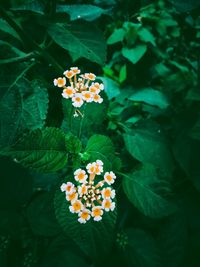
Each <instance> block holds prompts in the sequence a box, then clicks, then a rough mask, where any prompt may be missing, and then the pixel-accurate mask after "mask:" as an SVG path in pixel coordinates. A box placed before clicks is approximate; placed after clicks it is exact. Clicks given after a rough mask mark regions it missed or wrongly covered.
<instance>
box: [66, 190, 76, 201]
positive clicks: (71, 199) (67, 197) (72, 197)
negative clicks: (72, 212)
mask: <svg viewBox="0 0 200 267" xmlns="http://www.w3.org/2000/svg"><path fill="white" fill-rule="evenodd" d="M66 199H67V200H68V201H70V202H72V201H74V200H77V199H78V194H77V192H76V191H73V192H72V193H70V194H66Z"/></svg>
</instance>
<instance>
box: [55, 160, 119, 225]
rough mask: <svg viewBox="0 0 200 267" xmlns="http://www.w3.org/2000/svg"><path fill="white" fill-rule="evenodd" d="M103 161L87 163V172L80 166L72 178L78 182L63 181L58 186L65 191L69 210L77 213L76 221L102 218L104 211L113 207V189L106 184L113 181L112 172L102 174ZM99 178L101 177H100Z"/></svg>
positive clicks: (81, 221)
mask: <svg viewBox="0 0 200 267" xmlns="http://www.w3.org/2000/svg"><path fill="white" fill-rule="evenodd" d="M103 165H104V164H103V162H102V161H101V160H99V159H97V160H96V161H94V162H91V163H88V164H87V166H86V169H87V172H86V171H85V170H83V169H81V168H79V169H77V170H75V172H74V179H75V181H76V182H78V184H76V185H74V184H73V183H71V182H67V183H63V184H62V185H61V187H60V189H61V191H62V192H65V195H66V200H67V201H69V202H70V206H69V210H70V212H72V213H77V214H78V222H80V223H83V224H84V223H86V222H87V221H89V220H90V218H93V220H94V221H97V222H98V221H100V220H102V216H103V213H104V211H106V212H108V211H113V210H114V209H115V202H114V201H113V199H114V198H115V190H114V189H113V188H112V187H108V186H106V184H112V183H114V181H115V179H116V175H115V174H114V172H112V171H110V172H106V173H105V174H104V176H103ZM97 175H98V176H100V177H101V176H103V177H102V180H99V177H98V180H95V178H96V176H97ZM100 179H101V178H100Z"/></svg>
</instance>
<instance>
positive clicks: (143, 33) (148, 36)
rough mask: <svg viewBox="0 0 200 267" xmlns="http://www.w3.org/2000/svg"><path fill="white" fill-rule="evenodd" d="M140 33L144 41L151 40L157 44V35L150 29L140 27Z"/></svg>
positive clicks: (153, 43) (150, 41)
mask: <svg viewBox="0 0 200 267" xmlns="http://www.w3.org/2000/svg"><path fill="white" fill-rule="evenodd" d="M138 35H139V38H140V40H141V41H144V42H145V43H147V42H149V43H151V44H152V45H154V46H156V43H155V37H154V36H153V34H152V33H151V32H150V31H149V30H148V29H146V28H140V29H139V30H138Z"/></svg>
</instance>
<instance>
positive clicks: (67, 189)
mask: <svg viewBox="0 0 200 267" xmlns="http://www.w3.org/2000/svg"><path fill="white" fill-rule="evenodd" d="M60 189H61V191H62V192H66V194H71V193H72V192H74V191H75V189H74V184H73V183H71V182H67V183H66V184H65V183H63V184H62V185H61V187H60Z"/></svg>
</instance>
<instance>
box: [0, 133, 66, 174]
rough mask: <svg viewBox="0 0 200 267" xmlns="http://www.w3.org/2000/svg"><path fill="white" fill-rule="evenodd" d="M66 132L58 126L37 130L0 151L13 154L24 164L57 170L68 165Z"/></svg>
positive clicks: (46, 169) (7, 154)
mask: <svg viewBox="0 0 200 267" xmlns="http://www.w3.org/2000/svg"><path fill="white" fill-rule="evenodd" d="M67 152H68V151H67V150H66V146H65V134H64V132H63V131H62V130H60V129H57V128H44V129H42V130H39V129H38V130H35V131H33V132H31V133H29V134H27V135H25V136H24V137H22V138H21V139H20V140H19V141H18V143H16V144H15V145H13V146H12V147H9V148H6V149H4V150H3V151H1V152H0V153H1V154H3V155H6V156H11V157H13V158H14V159H15V160H17V161H18V162H20V163H21V164H22V165H23V166H25V167H28V168H31V169H34V170H37V171H42V172H55V171H57V170H60V169H62V168H64V167H65V166H66V163H67Z"/></svg>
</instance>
